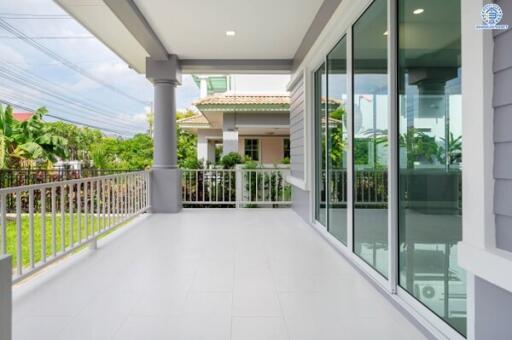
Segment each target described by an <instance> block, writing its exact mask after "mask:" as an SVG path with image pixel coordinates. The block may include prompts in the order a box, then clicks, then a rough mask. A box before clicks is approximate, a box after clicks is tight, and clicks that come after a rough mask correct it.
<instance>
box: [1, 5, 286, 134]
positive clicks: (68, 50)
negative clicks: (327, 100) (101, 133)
mask: <svg viewBox="0 0 512 340" xmlns="http://www.w3.org/2000/svg"><path fill="white" fill-rule="evenodd" d="M48 16H51V17H48ZM6 25H7V28H6ZM8 29H11V30H12V29H15V30H17V31H19V32H21V33H22V34H25V35H26V36H29V37H31V38H33V39H34V41H35V42H36V43H37V44H39V45H42V46H43V48H47V49H49V50H51V51H52V52H55V53H56V54H57V55H58V56H60V57H62V58H64V59H66V60H68V61H70V62H71V63H73V65H76V66H78V67H79V68H81V69H82V70H84V71H85V72H86V73H88V74H92V75H93V77H95V78H96V79H99V80H100V81H101V82H104V83H107V84H108V85H111V86H113V87H115V89H116V90H115V91H112V90H110V89H108V88H106V87H105V86H103V85H101V84H100V83H98V82H95V81H93V80H91V79H89V78H87V77H86V76H84V75H82V74H80V73H79V72H76V71H75V70H72V69H71V68H69V67H67V66H65V65H63V64H62V63H61V62H59V61H57V60H55V59H54V58H51V57H49V56H48V55H46V54H45V53H43V52H41V51H40V50H38V49H37V48H36V47H34V46H31V45H30V44H27V42H26V41H24V40H22V39H19V38H16V36H15V34H14V33H13V32H9V31H8ZM0 51H1V52H0V101H5V100H7V101H9V102H12V103H16V104H19V108H23V107H27V108H32V109H33V108H37V107H41V106H46V107H47V108H48V111H49V114H50V115H54V116H57V117H61V118H64V119H67V120H70V121H75V122H81V123H84V124H87V125H90V126H94V127H100V128H103V129H108V130H111V131H116V132H117V133H118V134H120V135H124V136H130V135H133V134H134V133H137V132H143V131H145V129H146V114H145V112H146V111H147V110H148V104H147V103H149V102H151V101H152V98H153V88H152V85H151V84H150V83H149V82H148V81H147V80H146V79H145V77H144V75H140V74H138V73H137V72H135V71H133V70H131V69H130V68H129V67H128V65H127V64H126V63H124V61H122V60H121V59H120V58H119V57H117V56H116V55H115V54H114V53H113V52H112V51H110V50H109V49H108V48H107V47H106V46H105V45H103V44H102V43H101V42H100V41H99V40H97V39H96V38H95V37H93V36H92V35H91V34H90V33H89V32H88V31H87V30H86V29H84V28H83V27H82V26H81V25H80V24H78V23H77V22H76V21H75V20H74V19H72V18H70V17H69V16H68V15H67V14H66V13H65V12H64V11H63V10H62V9H61V8H60V7H59V6H58V5H57V4H55V3H54V2H53V1H52V0H0ZM288 80H289V76H284V75H274V76H264V75H237V76H234V80H233V81H232V84H233V88H234V90H235V91H236V92H239V93H251V92H252V93H254V92H258V93H267V92H272V93H275V92H284V91H285V90H286V84H287V82H288ZM119 92H122V93H124V94H126V95H122V94H120V93H119ZM56 95H57V96H58V97H59V98H55V96H56ZM198 97H199V89H198V88H197V86H196V85H195V83H194V82H193V80H192V77H191V76H189V75H185V76H184V77H183V83H182V85H181V86H179V87H178V88H177V103H176V105H177V108H178V110H184V109H187V108H189V107H190V106H191V105H192V102H193V101H194V100H195V99H197V98H198ZM134 99H135V100H134ZM77 104H78V107H77ZM49 119H50V120H51V119H52V118H49Z"/></svg>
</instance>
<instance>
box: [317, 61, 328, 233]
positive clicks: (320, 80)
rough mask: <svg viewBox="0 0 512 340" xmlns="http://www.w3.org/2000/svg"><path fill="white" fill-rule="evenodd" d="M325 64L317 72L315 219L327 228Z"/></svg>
mask: <svg viewBox="0 0 512 340" xmlns="http://www.w3.org/2000/svg"><path fill="white" fill-rule="evenodd" d="M325 81H326V79H325V64H322V66H320V68H319V69H318V70H317V71H316V72H315V169H316V171H315V218H316V220H317V221H318V222H320V223H321V224H322V225H323V226H324V227H327V185H326V179H327V145H326V142H327V126H326V113H325V99H326V94H327V93H326V92H327V91H326V84H325Z"/></svg>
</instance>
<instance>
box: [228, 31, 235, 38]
mask: <svg viewBox="0 0 512 340" xmlns="http://www.w3.org/2000/svg"><path fill="white" fill-rule="evenodd" d="M235 35H236V32H235V31H226V36H228V37H234V36H235Z"/></svg>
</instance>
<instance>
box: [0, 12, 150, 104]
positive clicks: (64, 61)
mask: <svg viewBox="0 0 512 340" xmlns="http://www.w3.org/2000/svg"><path fill="white" fill-rule="evenodd" d="M0 27H2V28H3V29H4V30H6V31H7V32H9V33H11V34H13V35H15V36H17V37H19V38H20V39H21V40H22V41H23V42H25V43H27V44H29V45H31V46H32V47H34V48H36V49H37V50H39V51H40V52H42V53H44V54H46V55H47V56H49V57H50V58H53V59H55V60H57V61H59V62H60V63H61V64H63V65H65V66H67V67H68V68H70V69H72V70H73V71H75V72H77V73H79V74H81V75H83V76H84V77H87V78H89V79H91V80H92V81H94V82H96V83H98V84H101V85H103V86H104V87H106V88H108V89H109V90H111V91H112V92H115V93H117V94H119V95H122V96H124V97H126V98H128V99H131V100H133V101H135V102H138V103H140V104H142V105H149V102H147V101H144V100H140V99H138V98H136V97H134V96H132V95H130V94H128V93H126V92H124V91H122V90H120V89H118V88H117V87H115V86H113V85H111V84H108V83H107V82H105V81H103V80H101V79H99V78H98V77H96V76H94V75H93V74H91V73H89V72H88V71H87V70H85V69H83V68H81V67H80V66H78V65H76V64H74V63H72V62H71V61H69V60H67V59H65V58H63V57H61V56H60V55H59V54H58V53H56V52H54V51H52V50H51V49H49V48H47V47H46V46H44V45H41V44H40V43H38V42H37V41H36V40H34V39H31V38H30V37H28V36H27V35H26V34H25V33H23V32H21V31H20V30H18V29H16V28H15V27H14V26H12V25H10V24H9V23H8V22H6V21H5V20H4V19H1V18H0Z"/></svg>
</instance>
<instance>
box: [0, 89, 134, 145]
mask: <svg viewBox="0 0 512 340" xmlns="http://www.w3.org/2000/svg"><path fill="white" fill-rule="evenodd" d="M0 102H1V103H4V104H6V105H10V106H13V107H19V108H20V109H23V110H26V111H29V112H32V113H34V112H35V111H36V109H34V108H31V107H28V106H25V105H23V104H18V103H15V102H13V101H11V100H9V99H5V98H2V97H0ZM46 116H48V117H51V118H54V119H57V120H60V121H64V122H68V123H72V124H76V125H81V126H85V127H89V128H93V129H98V130H101V131H105V132H110V133H114V134H116V135H119V136H122V137H127V136H128V135H125V134H123V133H121V132H119V131H116V130H111V129H108V128H104V127H100V126H95V125H91V124H87V123H83V122H79V121H75V120H71V119H67V118H63V117H59V116H57V115H53V114H50V113H48V114H46Z"/></svg>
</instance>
